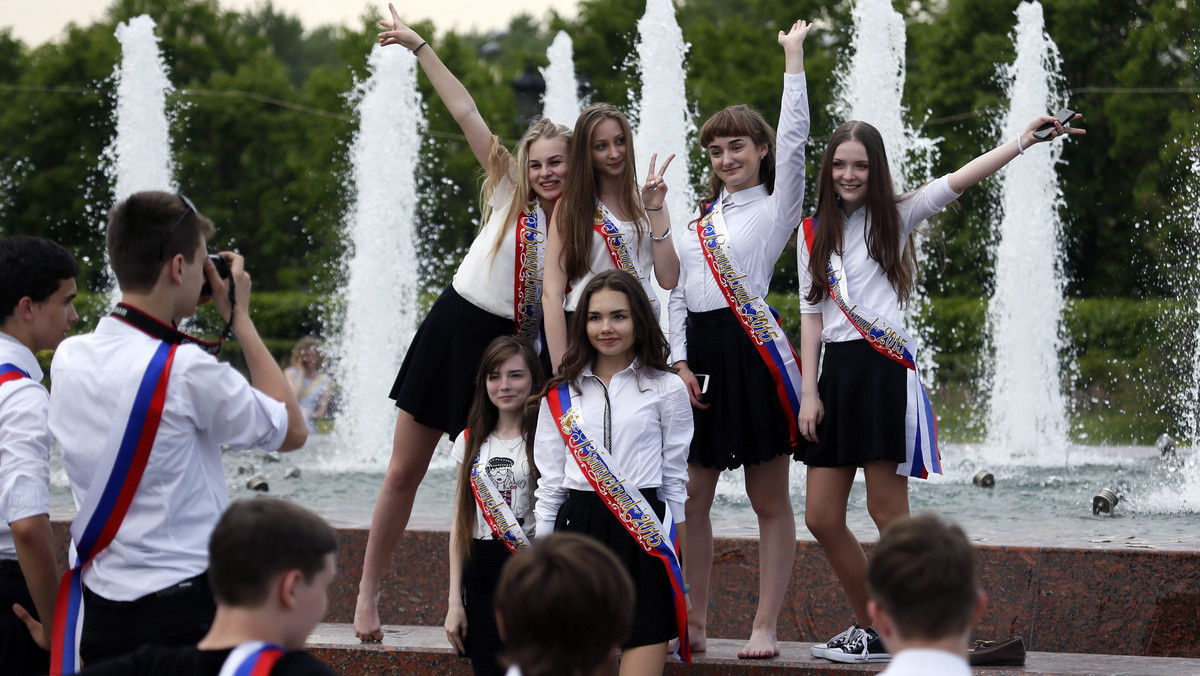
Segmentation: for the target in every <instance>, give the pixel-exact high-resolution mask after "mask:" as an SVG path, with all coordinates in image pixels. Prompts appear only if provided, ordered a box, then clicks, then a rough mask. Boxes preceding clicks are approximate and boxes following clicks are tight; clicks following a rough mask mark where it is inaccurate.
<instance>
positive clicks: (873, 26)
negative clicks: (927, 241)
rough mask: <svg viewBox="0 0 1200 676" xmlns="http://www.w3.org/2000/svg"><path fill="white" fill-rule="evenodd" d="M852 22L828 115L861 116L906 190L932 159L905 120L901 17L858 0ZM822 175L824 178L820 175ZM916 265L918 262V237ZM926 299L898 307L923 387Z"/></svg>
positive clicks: (880, 4)
mask: <svg viewBox="0 0 1200 676" xmlns="http://www.w3.org/2000/svg"><path fill="white" fill-rule="evenodd" d="M851 16H852V18H853V20H854V27H853V37H852V38H851V40H850V53H849V54H848V55H847V56H846V57H844V58H843V59H842V64H843V65H842V66H841V67H839V69H838V73H837V81H838V86H837V89H836V92H835V96H834V104H833V111H832V112H833V117H834V119H835V120H837V121H838V122H839V123H842V122H847V121H849V120H862V121H863V122H867V123H869V124H871V125H872V126H874V127H875V128H876V129H878V130H879V133H880V135H881V136H883V143H884V146H885V149H886V151H887V156H888V169H890V170H891V173H892V183H893V184H894V188H895V190H896V193H897V194H900V193H903V192H905V191H907V190H912V189H913V188H916V187H917V186H919V185H921V184H922V183H924V182H925V181H926V179H928V178H929V175H930V173H931V172H932V170H933V164H934V161H935V160H936V158H937V143H938V142H939V141H941V138H934V139H929V138H925V137H923V136H922V135H921V132H920V130H919V129H914V128H913V127H911V126H909V124H908V123H907V122H906V121H905V118H906V117H907V114H908V108H907V107H905V105H904V101H903V96H904V78H905V69H906V59H905V56H904V45H905V41H906V39H907V38H906V35H905V28H904V17H903V16H901V15H900V13H899V12H897V11H896V10H894V9H892V3H891V2H889V0H858V2H856V3H855V4H854V8H853V9H852V10H851ZM821 178H822V179H824V178H825V177H821ZM915 244H917V246H918V248H917V264H918V267H920V266H921V264H922V262H923V261H924V256H923V255H922V250H921V248H920V243H919V240H918V241H917V242H915ZM927 305H928V301H927V299H926V298H925V295H924V293H923V291H922V289H921V287H920V286H919V285H918V286H917V287H916V288H914V289H913V294H912V297H911V298H910V300H909V305H908V308H907V309H906V310H904V313H903V314H904V316H903V318H902V321H903V323H904V324H905V325H906V326H907V327H908V328H909V330H910V331H913V332H914V333H915V334H916V338H917V343H918V345H919V347H920V350H919V351H918V353H917V360H918V366H919V367H920V369H921V374H922V376H923V377H924V378H925V384H926V386H930V385H932V383H933V378H934V372H935V369H936V354H935V353H934V346H933V342H932V341H931V340H928V339H927V337H928V331H929V326H928V325H927V323H926V322H924V321H922V317H924V316H925V315H926V314H927V312H926V308H927Z"/></svg>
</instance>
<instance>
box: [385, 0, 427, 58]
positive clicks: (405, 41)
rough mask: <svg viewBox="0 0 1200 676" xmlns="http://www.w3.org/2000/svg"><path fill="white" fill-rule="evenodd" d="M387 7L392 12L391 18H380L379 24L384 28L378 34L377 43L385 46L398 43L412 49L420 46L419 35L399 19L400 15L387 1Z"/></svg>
mask: <svg viewBox="0 0 1200 676" xmlns="http://www.w3.org/2000/svg"><path fill="white" fill-rule="evenodd" d="M388 9H389V10H391V12H392V20H391V21H388V20H386V19H382V20H380V22H379V25H380V26H382V27H384V28H386V29H387V30H385V31H384V32H382V33H380V34H379V44H380V45H382V46H384V47H387V46H388V45H400V46H401V47H404V48H405V49H408V50H410V51H411V50H414V49H416V48H417V47H420V46H421V43H422V42H425V41H424V40H422V39H421V36H420V35H417V32H416V31H414V30H413V29H411V28H409V27H408V26H407V25H406V24H405V23H404V22H403V21H401V20H400V15H399V14H398V13H397V12H396V8H395V6H393V5H392V3H390V2H389V3H388Z"/></svg>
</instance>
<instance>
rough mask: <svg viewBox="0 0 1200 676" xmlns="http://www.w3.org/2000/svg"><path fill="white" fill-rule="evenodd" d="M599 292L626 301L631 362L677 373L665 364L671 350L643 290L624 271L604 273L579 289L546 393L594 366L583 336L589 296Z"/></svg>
mask: <svg viewBox="0 0 1200 676" xmlns="http://www.w3.org/2000/svg"><path fill="white" fill-rule="evenodd" d="M601 289H611V290H613V291H620V292H621V293H623V294H625V296H626V297H628V298H629V315H630V317H631V318H632V319H633V352H634V358H635V359H636V360H638V361H639V362H641V368H642V369H646V370H651V371H666V372H669V373H678V369H675V368H674V367H672V366H671V365H670V364H669V363H667V355H668V353H669V352H670V351H671V348H670V345H668V344H667V339H666V338H665V337H664V336H663V332H662V328H660V327H659V324H658V319H657V317H655V315H654V310H653V308H651V307H650V299H649V298H648V297H647V296H646V291H645V289H643V288H642V285H641V284H640V283H638V281H637V280H636V279H634V278H633V275H631V274H629V273H628V272H625V271H624V270H605V271H604V272H601V273H600V274H598V275H596V276H595V277H593V278H592V279H591V281H589V282H588V284H587V286H585V287H584V288H583V295H582V297H580V299H579V305H578V307H577V309H576V310H575V314H574V315H572V316H571V326H570V327H569V328H568V330H567V353H566V354H565V355H563V360H562V365H561V366H560V367H559V369H558V375H556V376H554V377H553V378H551V379H550V382H549V383H547V384H546V392H549V391H550V389H551V388H553V387H556V386H558V385H560V384H562V383H573V382H575V381H576V380H578V379H579V375H580V374H581V373H583V369H585V368H587V367H588V366H589V365H590V364H593V363H595V361H596V347H595V346H594V345H592V341H590V340H588V335H587V324H588V306H589V305H590V303H591V300H592V296H593V295H595V293H596V292H597V291H600V290H601ZM544 394H545V393H543V395H544Z"/></svg>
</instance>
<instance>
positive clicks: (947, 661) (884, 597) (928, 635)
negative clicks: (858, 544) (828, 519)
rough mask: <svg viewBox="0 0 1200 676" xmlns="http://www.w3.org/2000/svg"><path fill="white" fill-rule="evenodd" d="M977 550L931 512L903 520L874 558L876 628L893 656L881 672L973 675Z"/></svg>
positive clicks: (870, 573)
mask: <svg viewBox="0 0 1200 676" xmlns="http://www.w3.org/2000/svg"><path fill="white" fill-rule="evenodd" d="M977 576H978V564H977V557H976V553H975V547H973V546H972V545H971V543H970V542H968V541H967V536H966V534H964V533H963V531H962V529H961V528H959V527H958V526H955V525H952V524H947V523H944V522H943V521H942V520H941V519H939V518H938V517H937V516H935V515H933V514H928V513H927V514H921V515H919V516H916V517H912V518H904V519H900V520H897V521H895V522H893V523H892V525H891V526H889V527H888V529H887V530H886V531H884V533H883V536H882V537H881V538H880V539H879V544H878V545H877V546H876V547H875V548H874V550H872V552H871V560H870V563H869V566H868V569H867V586H868V588H869V589H870V592H871V600H870V601H869V602H868V604H867V610H868V612H869V613H870V614H871V622H872V623H873V626H874V627H875V628H876V630H878V631H879V635H880V637H881V638H882V639H883V641H884V643H886V644H887V646H888V649H889V650H890V651H891V653H892V661H891V664H890V665H888V668H887V669H885V670H883V671H882V672H881V674H887V676H919V675H924V674H941V675H944V676H968V675H969V674H970V673H971V669H970V667H969V666H968V665H967V642H968V640H969V638H970V634H971V627H972V626H973V625H974V624H975V622H976V621H977V620H978V619H979V617H980V615H982V614H983V610H984V608H985V607H986V605H987V596H986V595H985V594H984V593H983V591H982V590H981V589H979V585H978V580H977Z"/></svg>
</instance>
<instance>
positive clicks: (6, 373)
mask: <svg viewBox="0 0 1200 676" xmlns="http://www.w3.org/2000/svg"><path fill="white" fill-rule="evenodd" d="M28 377H29V374H28V373H26V372H24V371H22V370H21V369H20V368H18V367H17V366H16V364H0V385H3V384H4V383H8V382H12V381H14V380H20V379H21V378H28Z"/></svg>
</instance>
